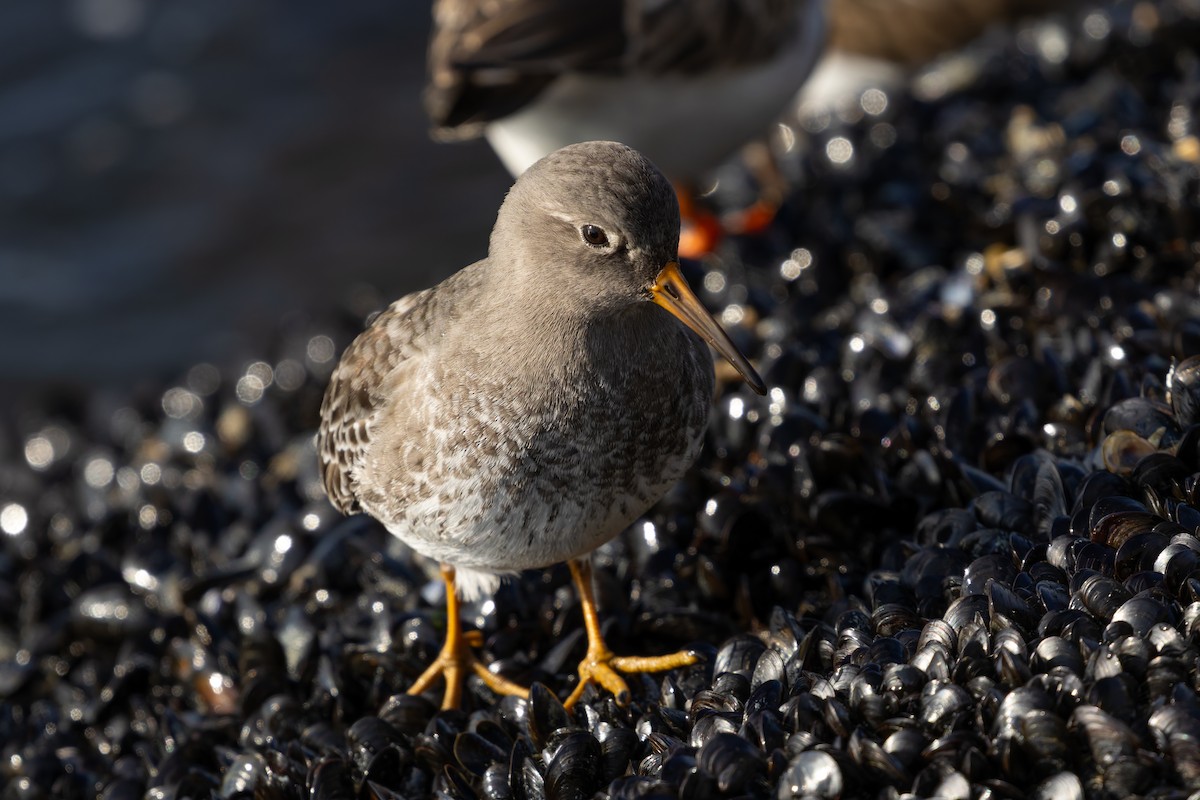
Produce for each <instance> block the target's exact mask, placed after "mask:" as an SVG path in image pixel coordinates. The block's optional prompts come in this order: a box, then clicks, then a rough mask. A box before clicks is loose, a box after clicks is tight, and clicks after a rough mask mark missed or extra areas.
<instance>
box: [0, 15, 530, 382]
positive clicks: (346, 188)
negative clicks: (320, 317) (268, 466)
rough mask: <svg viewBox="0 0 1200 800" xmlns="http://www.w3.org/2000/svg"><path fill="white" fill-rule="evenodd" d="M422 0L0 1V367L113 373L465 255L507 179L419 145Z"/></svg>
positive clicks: (471, 157)
mask: <svg viewBox="0 0 1200 800" xmlns="http://www.w3.org/2000/svg"><path fill="white" fill-rule="evenodd" d="M428 26H429V7H428V4H426V3H416V2H394V0H356V1H355V2H353V3H328V2H319V1H318V0H302V1H301V2H287V3H284V2H280V1H273V0H204V2H182V1H181V0H155V1H154V2H151V0H16V2H14V1H13V0H9V1H8V2H6V3H3V4H0V381H3V383H5V384H7V385H18V386H31V385H38V384H42V383H44V382H47V381H52V382H56V383H57V382H61V381H67V382H71V383H76V382H78V383H83V384H91V385H94V384H102V383H117V384H123V383H126V382H134V381H137V380H141V379H144V378H149V377H153V376H161V375H170V374H174V373H175V372H176V371H178V370H179V369H181V368H182V367H184V366H186V365H188V364H191V363H193V362H195V361H196V360H197V359H206V358H207V359H218V360H220V359H229V358H236V357H237V356H238V355H240V354H242V353H245V354H251V353H253V351H254V350H255V348H256V344H257V341H256V340H258V339H260V338H261V337H262V336H265V335H267V332H268V331H270V330H272V329H274V328H275V327H277V326H278V324H279V322H280V319H281V317H283V316H285V315H289V314H293V315H294V314H296V313H301V312H304V311H309V310H316V311H317V312H318V313H320V312H321V311H323V310H326V309H329V308H331V307H333V306H335V305H337V304H338V303H339V302H340V301H341V300H342V299H343V298H344V297H346V296H347V295H348V293H351V292H353V291H354V287H355V285H356V284H358V283H360V282H362V281H370V282H372V283H374V284H376V285H378V286H379V287H380V288H381V290H382V291H383V292H384V293H385V294H387V295H399V294H401V293H403V292H405V291H408V290H411V289H414V288H417V287H420V286H423V285H426V284H428V283H431V282H433V281H434V280H436V279H437V278H438V277H441V276H444V275H445V274H448V273H449V272H452V271H453V270H455V269H457V268H458V267H460V266H462V265H464V264H465V263H467V262H469V261H470V260H473V259H474V258H477V257H479V256H480V255H482V254H483V252H484V249H485V246H486V234H487V231H488V229H489V228H490V225H491V221H492V219H493V218H494V215H495V209H496V207H497V205H498V203H499V200H500V198H501V197H502V194H503V192H504V190H505V189H506V188H507V185H508V183H509V179H508V177H507V175H506V174H505V173H504V171H503V170H502V168H501V167H500V165H499V163H498V162H497V161H496V160H495V158H494V157H493V156H492V154H491V152H490V151H489V150H488V148H487V147H486V145H484V144H482V143H479V142H476V143H471V144H466V145H455V146H446V145H435V144H434V143H433V142H431V141H430V140H429V138H428V136H427V132H426V120H425V117H424V114H423V112H422V110H421V107H420V90H421V87H422V84H423V81H424V49H425V39H426V35H427V32H428Z"/></svg>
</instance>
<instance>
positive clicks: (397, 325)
mask: <svg viewBox="0 0 1200 800" xmlns="http://www.w3.org/2000/svg"><path fill="white" fill-rule="evenodd" d="M433 294H434V289H426V290H424V291H421V292H415V293H413V294H410V295H406V296H404V297H402V298H400V299H399V300H397V301H396V302H395V303H392V305H390V306H389V307H388V308H387V309H385V310H384V311H383V312H381V313H380V314H379V316H378V317H376V318H375V320H374V322H372V323H371V326H370V327H368V328H367V329H366V330H365V331H363V332H362V333H361V334H359V336H358V338H357V339H355V340H354V341H353V342H352V343H351V344H350V346H349V347H348V348H346V352H345V353H343V354H342V359H341V361H340V362H338V365H337V368H336V369H335V370H334V371H333V375H332V376H331V377H330V379H329V387H328V388H327V389H326V390H325V398H324V400H323V401H322V402H321V426H320V428H319V430H318V431H317V452H318V454H319V457H320V459H321V477H322V479H323V481H324V483H325V493H326V494H327V495H328V496H329V500H330V502H332V503H333V505H334V507H336V508H337V509H338V510H339V511H341V512H342V513H343V514H357V513H358V512H360V511H362V506H361V505H360V503H359V497H358V487H357V486H356V484H355V475H356V473H357V471H358V468H359V467H360V466H361V464H362V463H363V459H364V458H365V456H366V452H367V447H368V445H369V444H370V442H371V436H372V427H373V426H374V425H375V423H376V419H377V416H378V413H379V411H380V409H381V408H382V407H383V405H384V403H385V402H386V400H387V397H386V393H387V390H388V388H389V386H390V384H391V381H390V380H389V378H390V377H391V376H392V375H394V374H395V372H396V371H397V369H399V368H400V366H401V364H403V363H404V362H405V361H406V360H407V359H408V358H410V357H411V355H412V354H413V352H414V350H415V349H416V347H417V345H416V343H417V342H418V341H419V339H420V338H421V337H423V336H424V335H425V333H426V331H427V330H428V328H429V324H430V320H431V318H432V317H433V315H432V314H431V313H430V310H431V309H430V305H431V303H430V300H431V297H432V296H433Z"/></svg>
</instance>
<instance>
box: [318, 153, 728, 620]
mask: <svg viewBox="0 0 1200 800" xmlns="http://www.w3.org/2000/svg"><path fill="white" fill-rule="evenodd" d="M587 225H593V226H597V227H599V228H600V229H602V230H603V231H604V232H605V234H606V235H607V239H608V243H607V245H604V246H597V245H595V244H590V243H589V242H587V241H585V239H584V237H583V235H582V234H581V229H583V227H584V226H587ZM678 236H679V212H678V206H677V202H676V199H675V195H674V192H673V191H672V189H671V186H670V185H669V183H668V182H667V181H666V180H665V179H664V178H663V177H662V175H661V174H660V173H659V172H658V171H657V170H656V169H655V168H654V166H653V165H652V164H650V162H649V161H647V160H646V159H645V158H643V157H642V156H641V155H639V154H638V153H637V152H635V151H633V150H631V149H629V148H627V147H624V146H623V145H618V144H615V143H611V142H589V143H585V144H582V145H574V146H571V147H568V148H564V149H562V150H559V151H557V152H555V153H552V154H551V155H549V156H547V157H546V158H545V159H543V160H541V161H540V162H538V163H537V164H535V165H534V166H533V167H531V168H530V170H529V171H528V172H527V173H526V174H524V175H523V176H522V177H521V178H520V179H519V180H518V181H517V182H516V184H515V185H514V186H513V188H512V189H511V191H510V192H509V194H508V196H507V198H506V199H505V201H504V203H503V205H502V206H501V208H500V212H499V215H498V217H497V220H496V225H495V227H494V229H493V231H492V235H491V241H490V247H489V252H488V257H487V258H485V259H483V260H481V261H478V262H476V263H474V264H472V265H471V266H469V267H467V268H465V269H463V270H462V271H460V272H458V273H456V274H455V275H453V276H451V277H450V278H448V279H447V280H446V281H444V282H442V283H441V284H439V285H437V286H435V287H433V288H431V289H426V290H424V291H421V292H417V293H415V294H411V295H408V296H407V297H404V298H402V299H400V300H398V301H397V302H396V303H394V304H392V305H391V306H390V307H389V308H388V309H387V310H385V311H384V312H383V313H381V314H380V315H379V316H378V317H377V318H376V319H375V321H374V322H373V323H372V325H371V326H370V327H369V328H368V329H367V330H365V331H364V332H363V333H362V334H361V335H360V336H359V337H358V338H357V339H356V340H355V341H354V343H353V344H351V345H350V347H349V348H348V349H347V350H346V352H345V353H344V354H343V356H342V359H341V362H340V363H339V365H338V367H337V368H336V370H335V371H334V373H333V376H332V379H331V381H330V384H329V388H328V390H327V392H326V395H325V400H324V402H323V404H322V407H321V426H320V431H319V433H318V451H319V454H320V459H321V467H322V472H323V476H324V482H325V487H326V491H327V492H328V494H329V497H330V500H331V501H332V502H333V504H334V505H335V506H336V507H337V508H338V509H339V510H341V511H342V512H344V513H356V512H365V513H368V514H370V515H372V516H374V517H376V518H377V519H379V520H380V521H381V522H382V523H383V524H384V525H385V526H386V527H387V528H388V529H389V530H390V531H391V532H392V533H393V534H395V535H396V536H398V537H399V538H400V539H401V540H403V541H404V542H405V543H406V544H408V545H409V546H411V547H412V548H413V549H414V550H416V551H417V552H419V553H421V554H423V555H425V556H428V557H430V558H433V559H436V560H438V561H441V562H443V563H447V564H450V565H453V566H454V567H456V569H457V570H458V585H459V591H460V593H462V594H463V595H464V596H472V595H475V594H478V593H479V592H481V591H488V590H491V589H494V588H495V585H496V584H497V582H498V577H497V576H498V575H502V574H507V573H512V572H515V571H518V570H522V569H530V568H536V567H544V566H548V565H550V564H554V563H557V562H560V561H564V560H567V559H569V558H573V557H577V556H580V555H583V554H585V553H587V552H590V551H591V550H593V549H594V548H596V547H597V546H599V545H600V544H602V543H604V542H605V541H607V540H608V539H610V538H612V537H613V536H615V535H616V534H617V533H619V532H620V531H621V530H622V529H624V528H625V527H626V526H628V525H629V524H630V523H631V522H632V521H633V520H634V519H636V518H637V517H638V516H639V515H641V514H642V513H643V512H644V511H645V510H646V509H647V508H648V507H649V506H650V505H652V504H653V503H654V502H655V501H656V500H657V499H658V498H659V497H660V496H661V495H662V494H663V493H664V492H665V491H666V490H667V489H668V488H669V487H670V486H671V485H672V484H673V483H674V482H675V481H676V480H678V479H679V477H680V476H681V475H682V474H683V472H684V471H685V470H686V469H687V468H688V466H689V465H690V464H691V463H692V462H693V461H694V460H695V458H696V455H697V453H698V451H699V448H700V444H701V441H702V438H703V432H704V428H705V425H706V421H707V416H708V409H709V406H710V404H711V400H712V392H713V369H712V357H711V355H710V353H709V351H708V348H707V347H706V345H705V344H704V342H703V341H702V340H701V339H700V338H699V337H698V336H697V335H696V334H694V333H693V332H692V331H690V330H689V329H688V328H687V327H685V326H684V324H682V323H681V322H680V321H679V320H677V319H676V318H675V317H673V316H672V315H671V314H670V313H668V312H667V311H666V310H664V309H663V308H660V307H658V306H656V305H655V304H654V303H653V302H651V301H650V298H649V293H648V287H649V286H650V285H651V284H652V283H653V282H654V280H655V276H656V275H657V274H658V272H659V270H661V269H662V267H663V266H664V265H665V264H666V263H668V262H671V261H674V260H675V258H676V248H677V246H678Z"/></svg>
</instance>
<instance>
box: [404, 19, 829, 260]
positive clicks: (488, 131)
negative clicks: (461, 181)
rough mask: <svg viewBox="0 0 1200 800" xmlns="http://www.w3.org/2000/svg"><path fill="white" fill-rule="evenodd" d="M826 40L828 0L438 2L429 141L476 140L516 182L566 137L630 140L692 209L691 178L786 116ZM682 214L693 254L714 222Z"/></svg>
mask: <svg viewBox="0 0 1200 800" xmlns="http://www.w3.org/2000/svg"><path fill="white" fill-rule="evenodd" d="M825 38H826V23H825V0H654V1H653V2H652V1H651V0H588V2H582V3H581V2H578V0H437V2H436V3H435V4H434V10H433V36H432V39H431V41H430V45H429V83H428V86H427V87H426V90H425V107H426V110H427V111H428V113H429V116H430V119H431V120H432V122H433V132H434V136H435V137H437V138H440V139H463V138H471V137H475V136H479V135H480V134H483V135H485V136H486V137H487V139H488V142H489V143H490V144H491V145H492V148H493V149H494V150H495V151H496V154H497V155H498V156H499V157H500V160H501V161H503V162H504V165H505V166H506V167H507V168H508V170H509V172H511V173H512V174H513V175H520V174H521V173H522V172H524V171H525V169H526V168H527V167H529V165H530V164H532V163H533V162H534V161H537V160H538V159H539V158H541V157H543V156H545V155H546V154H548V153H550V152H552V151H554V150H557V149H558V148H560V147H563V146H565V145H568V144H572V143H574V142H583V141H589V140H593V139H615V140H618V141H621V142H624V143H626V144H628V145H630V146H631V147H633V148H634V149H636V150H639V151H641V152H642V153H643V154H645V155H646V156H647V157H648V158H650V160H652V161H653V162H654V163H655V164H656V165H657V166H658V167H659V168H660V169H661V170H662V171H663V172H664V173H665V174H666V175H667V176H668V177H669V178H670V179H671V180H672V181H675V182H676V183H677V184H678V185H679V186H680V189H679V197H680V201H681V203H682V204H683V208H684V210H685V212H689V211H690V209H691V208H692V205H693V204H692V203H691V198H692V196H693V195H692V191H691V189H692V188H694V187H695V186H696V184H697V182H698V181H699V180H700V179H701V178H703V177H704V176H705V175H706V174H707V173H709V172H710V171H711V170H713V169H714V168H716V167H718V166H719V165H720V164H721V163H722V162H723V161H724V160H725V159H727V158H729V157H730V156H732V155H733V154H734V153H735V152H736V151H737V149H738V148H740V147H741V146H742V145H744V144H746V143H747V142H749V141H751V140H752V139H754V138H756V137H761V136H763V135H764V134H766V133H767V132H768V130H769V128H770V125H771V123H772V122H774V121H775V120H777V119H778V118H779V117H780V116H781V115H782V114H783V112H784V110H785V108H786V106H787V104H788V102H789V101H790V100H792V99H793V98H794V97H795V96H796V93H797V92H798V91H799V89H800V87H801V86H802V85H803V84H804V81H805V80H806V79H807V77H808V75H809V73H810V72H811V71H812V68H813V66H814V65H815V64H816V62H817V59H818V57H819V56H820V55H821V53H822V51H823V50H824V47H825ZM771 182H772V183H777V182H778V176H775V177H774V179H773V180H772V181H771ZM772 188H773V189H776V190H777V187H772ZM774 202H775V200H774V199H772V200H771V201H770V202H765V201H764V207H765V206H767V205H771V206H772V207H773V203H774ZM751 216H753V215H751ZM689 217H691V218H692V220H693V221H695V222H696V224H695V225H693V226H691V227H690V228H689V229H688V233H689V236H688V239H687V240H685V243H684V244H685V247H686V248H687V250H688V251H690V252H692V253H700V252H702V251H704V250H705V249H706V248H710V247H711V245H712V244H713V243H714V242H715V239H714V238H713V237H715V236H716V230H715V228H714V227H713V226H714V224H715V220H711V219H709V218H705V217H704V216H703V215H701V214H699V213H696V214H689ZM692 237H694V238H695V241H694V242H691V241H690V240H691V238H692Z"/></svg>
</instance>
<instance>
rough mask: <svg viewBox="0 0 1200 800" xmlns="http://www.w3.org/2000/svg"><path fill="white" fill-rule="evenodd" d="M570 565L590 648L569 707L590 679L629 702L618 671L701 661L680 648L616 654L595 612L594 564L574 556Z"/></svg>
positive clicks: (650, 669) (657, 669)
mask: <svg viewBox="0 0 1200 800" xmlns="http://www.w3.org/2000/svg"><path fill="white" fill-rule="evenodd" d="M567 566H568V567H570V568H571V577H572V578H573V579H574V580H575V586H576V588H577V589H578V590H579V601H580V603H582V604H583V624H584V626H585V627H586V628H587V637H588V649H587V655H585V656H584V657H583V661H581V662H579V685H578V686H576V687H575V691H573V692H571V696H570V697H568V698H567V700H566V702H565V703H563V706H564V707H565V708H567V709H568V710H569V709H570V708H571V707H572V706H574V705H575V703H576V702H577V701H578V700H579V698H580V697H581V696H582V695H583V690H584V689H585V688H587V685H588V684H589V683H597V684H599V685H601V686H603V687H604V688H605V689H607V690H608V691H610V692H611V693H612V694H613V696H615V697H616V698H617V702H618V703H620V704H621V705H625V704H626V703H628V702H629V685H628V684H626V683H625V679H624V678H622V677H621V676H620V675H618V674H617V671H618V670H619V671H621V672H661V671H663V670H667V669H675V668H676V667H687V666H691V665H692V664H695V663H696V662H697V661H699V660H700V659H699V657H698V656H697V655H696V654H695V653H693V652H690V651H687V650H681V651H680V652H678V653H671V654H670V655H665V656H649V657H638V656H616V655H613V652H612V651H611V650H609V649H608V645H606V644H605V643H604V637H603V636H601V635H600V618H599V616H598V615H597V614H596V598H595V595H594V593H593V590H592V564H591V562H590V561H588V560H587V559H586V558H584V559H571V560H570V561H568V562H567Z"/></svg>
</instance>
